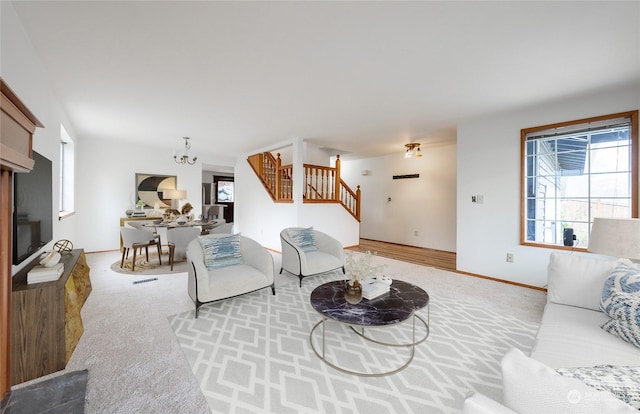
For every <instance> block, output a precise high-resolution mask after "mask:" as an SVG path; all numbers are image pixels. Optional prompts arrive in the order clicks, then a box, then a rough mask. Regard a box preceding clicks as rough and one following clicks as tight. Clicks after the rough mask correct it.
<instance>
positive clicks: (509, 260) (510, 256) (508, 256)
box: [507, 253, 513, 263]
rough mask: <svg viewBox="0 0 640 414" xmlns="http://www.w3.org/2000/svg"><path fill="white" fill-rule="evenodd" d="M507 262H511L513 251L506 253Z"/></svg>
mask: <svg viewBox="0 0 640 414" xmlns="http://www.w3.org/2000/svg"><path fill="white" fill-rule="evenodd" d="M507 263H513V253H507Z"/></svg>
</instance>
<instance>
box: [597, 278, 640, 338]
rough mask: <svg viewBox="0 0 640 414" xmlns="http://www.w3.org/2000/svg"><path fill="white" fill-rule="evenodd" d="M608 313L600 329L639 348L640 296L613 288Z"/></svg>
mask: <svg viewBox="0 0 640 414" xmlns="http://www.w3.org/2000/svg"><path fill="white" fill-rule="evenodd" d="M610 314H611V319H609V320H608V321H607V322H605V323H604V325H602V329H604V330H605V331H606V332H609V333H610V334H612V335H615V336H617V337H618V338H620V339H622V340H624V341H626V342H629V343H630V344H632V345H635V346H637V347H638V348H640V297H639V296H636V295H633V294H629V293H625V292H620V291H618V290H616V289H614V290H613V291H612V294H611V306H610Z"/></svg>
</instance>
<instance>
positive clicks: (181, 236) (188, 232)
mask: <svg viewBox="0 0 640 414" xmlns="http://www.w3.org/2000/svg"><path fill="white" fill-rule="evenodd" d="M199 235H200V229H199V228H197V227H191V226H189V227H176V228H171V229H168V230H167V244H168V245H169V265H170V266H171V270H173V263H174V262H175V257H176V256H178V257H180V258H184V257H187V254H186V252H187V245H188V244H189V242H190V241H191V240H193V239H195V238H196V237H198V236H199Z"/></svg>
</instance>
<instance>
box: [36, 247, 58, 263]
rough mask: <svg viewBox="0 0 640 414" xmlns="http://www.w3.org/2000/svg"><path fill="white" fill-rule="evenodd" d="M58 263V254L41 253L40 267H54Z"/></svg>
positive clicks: (54, 252)
mask: <svg viewBox="0 0 640 414" xmlns="http://www.w3.org/2000/svg"><path fill="white" fill-rule="evenodd" d="M59 261H60V253H58V252H56V251H55V250H51V251H50V252H46V253H43V254H42V255H41V256H40V265H41V266H44V267H51V266H54V265H56V264H57V263H58V262H59Z"/></svg>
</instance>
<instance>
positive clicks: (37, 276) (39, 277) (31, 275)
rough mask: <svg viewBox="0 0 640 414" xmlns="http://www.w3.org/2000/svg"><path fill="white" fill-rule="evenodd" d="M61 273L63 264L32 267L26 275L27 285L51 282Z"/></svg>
mask: <svg viewBox="0 0 640 414" xmlns="http://www.w3.org/2000/svg"><path fill="white" fill-rule="evenodd" d="M62 272H64V263H56V264H55V265H53V266H51V267H45V266H40V265H38V266H34V267H33V269H31V270H29V272H28V273H27V284H30V283H41V282H53V281H55V280H58V279H59V278H60V275H62Z"/></svg>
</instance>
